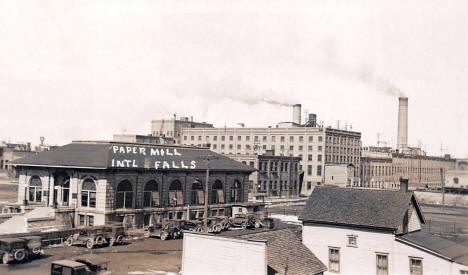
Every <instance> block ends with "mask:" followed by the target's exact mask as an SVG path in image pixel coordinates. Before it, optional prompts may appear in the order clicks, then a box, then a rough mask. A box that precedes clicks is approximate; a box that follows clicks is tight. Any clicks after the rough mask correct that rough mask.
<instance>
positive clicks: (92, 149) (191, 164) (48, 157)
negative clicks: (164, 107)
mask: <svg viewBox="0 0 468 275" xmlns="http://www.w3.org/2000/svg"><path fill="white" fill-rule="evenodd" d="M206 158H210V164H209V166H210V170H212V171H216V170H218V171H242V172H253V171H255V169H254V168H253V167H251V166H248V165H245V164H242V163H240V162H237V161H235V160H232V159H230V158H228V157H226V156H223V155H220V154H217V153H215V152H212V151H210V150H209V149H207V148H196V147H188V146H170V145H150V144H135V143H122V142H73V143H70V144H67V145H64V146H61V147H57V148H55V149H52V150H50V151H45V152H40V153H35V154H32V155H29V156H26V157H24V158H20V159H17V160H15V161H13V162H11V164H12V165H16V166H40V167H65V168H88V169H114V168H117V169H156V170H206V168H207V161H206V160H205V159H206Z"/></svg>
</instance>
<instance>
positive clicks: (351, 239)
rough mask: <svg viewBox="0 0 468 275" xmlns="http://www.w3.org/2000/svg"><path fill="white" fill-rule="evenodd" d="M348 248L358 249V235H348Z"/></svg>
mask: <svg viewBox="0 0 468 275" xmlns="http://www.w3.org/2000/svg"><path fill="white" fill-rule="evenodd" d="M332 180H333V176H332ZM348 246H352V247H357V236H356V235H348Z"/></svg>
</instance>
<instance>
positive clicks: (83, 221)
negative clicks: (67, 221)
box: [78, 214, 85, 226]
mask: <svg viewBox="0 0 468 275" xmlns="http://www.w3.org/2000/svg"><path fill="white" fill-rule="evenodd" d="M78 221H79V223H78V224H79V225H80V226H84V225H85V215H81V214H78Z"/></svg>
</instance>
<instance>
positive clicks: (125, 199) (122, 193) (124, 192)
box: [115, 180, 133, 209]
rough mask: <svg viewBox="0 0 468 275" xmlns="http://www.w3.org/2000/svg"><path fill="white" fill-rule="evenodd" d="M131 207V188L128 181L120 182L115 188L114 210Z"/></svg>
mask: <svg viewBox="0 0 468 275" xmlns="http://www.w3.org/2000/svg"><path fill="white" fill-rule="evenodd" d="M132 207H133V186H132V184H131V183H130V182H129V181H128V180H124V181H121V182H120V183H119V185H118V186H117V193H116V196H115V208H117V209H118V208H132Z"/></svg>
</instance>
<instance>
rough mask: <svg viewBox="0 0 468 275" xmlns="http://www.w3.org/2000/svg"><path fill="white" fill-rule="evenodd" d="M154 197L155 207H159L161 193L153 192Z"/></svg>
mask: <svg viewBox="0 0 468 275" xmlns="http://www.w3.org/2000/svg"><path fill="white" fill-rule="evenodd" d="M152 195H153V205H159V192H157V191H156V192H152Z"/></svg>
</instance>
